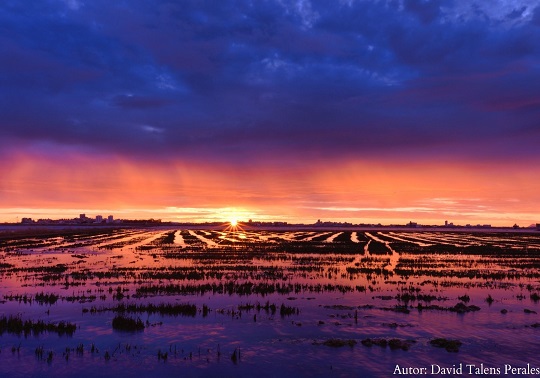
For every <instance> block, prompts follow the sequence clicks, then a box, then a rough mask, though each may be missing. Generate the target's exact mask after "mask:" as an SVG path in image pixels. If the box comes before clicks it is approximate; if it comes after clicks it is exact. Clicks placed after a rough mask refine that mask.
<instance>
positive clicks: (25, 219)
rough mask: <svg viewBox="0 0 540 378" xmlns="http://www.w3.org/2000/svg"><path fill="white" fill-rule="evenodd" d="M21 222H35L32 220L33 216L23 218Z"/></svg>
mask: <svg viewBox="0 0 540 378" xmlns="http://www.w3.org/2000/svg"><path fill="white" fill-rule="evenodd" d="M21 223H23V224H29V223H34V221H33V220H32V218H23V219H22V220H21Z"/></svg>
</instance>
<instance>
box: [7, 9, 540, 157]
mask: <svg viewBox="0 0 540 378" xmlns="http://www.w3.org/2000/svg"><path fill="white" fill-rule="evenodd" d="M539 9H540V8H538V7H537V8H533V7H532V5H531V4H530V2H529V1H526V0H523V1H517V2H515V3H514V4H513V5H512V6H509V5H508V4H498V5H495V6H490V7H487V6H486V5H485V4H484V2H481V1H471V2H468V1H467V2H464V1H458V0H454V1H451V0H448V1H428V0H404V1H397V0H396V1H363V0H356V1H355V0H350V1H340V2H337V1H336V2H327V1H309V0H298V1H279V0H275V1H257V2H252V1H219V2H215V1H181V2H180V1H178V2H175V1H129V2H127V1H117V2H112V3H111V2H105V1H86V2H85V1H83V0H79V1H76V0H70V1H67V0H66V1H60V0H57V1H52V0H51V1H28V2H18V1H6V2H3V3H2V4H1V5H0V49H1V51H2V54H1V56H0V85H1V87H0V110H1V112H2V119H1V120H0V123H1V128H0V138H1V140H2V141H4V143H11V141H12V140H16V141H19V142H21V141H22V142H25V143H30V144H31V143H34V142H39V141H49V142H55V143H60V144H65V145H81V146H87V147H90V148H93V149H96V150H102V151H115V152H119V153H124V154H128V155H131V156H138V155H139V156H142V155H145V156H150V155H151V156H157V157H159V156H173V157H174V156H178V157H184V158H188V157H190V156H191V157H196V158H207V159H218V158H219V159H225V160H227V159H238V158H243V157H245V156H261V157H304V156H311V157H313V156H315V157H333V156H349V157H352V158H354V157H362V156H379V157H385V156H395V155H396V154H397V155H406V156H410V157H414V156H418V157H429V156H432V155H434V156H454V155H456V154H459V155H462V156H474V157H482V156H486V157H488V158H490V159H491V158H493V157H494V156H496V155H497V154H500V153H501V151H502V150H501V148H500V145H501V142H502V141H505V140H507V141H509V142H508V143H507V144H505V148H504V154H510V153H514V156H515V155H519V154H522V155H524V156H529V157H530V156H531V155H532V156H535V157H538V156H537V153H536V152H535V151H537V148H536V146H535V145H534V144H533V143H532V142H531V138H530V135H537V133H535V132H534V130H537V128H538V127H539V126H540V125H539V124H538V121H537V120H538V119H539V109H538V104H539V98H540V90H539V89H538V88H540V86H538V85H534V83H536V82H538V78H539V77H540V76H539V73H540V72H539V68H538V61H539V59H540V51H539V47H538V43H537V41H538V40H540V27H539V26H538V25H540V23H539V21H538V20H539V14H540V13H539V12H540V11H539ZM520 135H523V138H521V137H520ZM509 138H510V139H509ZM533 139H534V138H533ZM0 143H1V142H0ZM535 154H536V155H535ZM502 158H504V156H503V157H502Z"/></svg>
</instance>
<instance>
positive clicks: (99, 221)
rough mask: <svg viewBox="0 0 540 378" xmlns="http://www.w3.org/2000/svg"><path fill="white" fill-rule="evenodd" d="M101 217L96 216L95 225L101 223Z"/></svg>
mask: <svg viewBox="0 0 540 378" xmlns="http://www.w3.org/2000/svg"><path fill="white" fill-rule="evenodd" d="M102 222H103V217H102V216H101V215H96V223H102Z"/></svg>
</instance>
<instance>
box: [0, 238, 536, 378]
mask: <svg viewBox="0 0 540 378" xmlns="http://www.w3.org/2000/svg"><path fill="white" fill-rule="evenodd" d="M0 235H1V234H0ZM539 253H540V235H538V233H531V234H511V233H497V234H496V233H476V234H468V233H450V232H447V233H435V232H410V233H408V232H388V231H385V232H375V231H373V232H371V231H370V232H363V231H357V232H354V231H343V232H337V231H332V232H330V231H329V232H323V231H309V232H308V231H304V232H269V231H250V232H247V231H242V230H223V231H211V230H181V229H171V230H167V229H160V230H144V229H141V230H133V229H126V230H107V229H105V230H97V229H96V230H92V229H89V230H70V231H69V232H68V231H51V232H43V231H41V232H25V233H23V234H20V233H19V234H10V236H6V234H4V235H3V238H2V240H0V301H1V302H0V317H1V318H0V333H1V336H0V376H11V377H13V376H24V377H27V376H36V377H37V376H39V377H44V376H50V377H73V376H77V377H97V376H100V377H101V376H104V377H109V376H110V377H112V376H115V377H117V376H122V377H124V376H133V377H145V376H160V377H167V376H169V377H179V376H197V377H199V376H200V377H218V376H219V377H244V376H245V377H253V376H259V377H289V376H290V377H292V376H295V377H296V376H320V377H328V376H330V377H332V376H337V377H387V376H399V375H405V373H408V374H409V375H413V376H418V375H426V376H441V375H442V376H497V375H501V376H534V375H540V354H539V352H540V319H539V316H538V314H537V312H538V311H540V308H539V307H540V306H539V304H538V300H539V299H540V297H539V295H540V282H539V280H540V271H539V270H538V268H539V267H540V260H539V259H538V256H540V254H539ZM121 316H122V317H124V318H129V319H132V320H133V321H134V322H136V321H138V320H140V322H139V325H140V327H139V328H140V329H138V330H120V329H117V328H116V327H113V320H114V319H115V318H118V317H121ZM61 322H65V323H64V324H69V325H73V326H74V328H62V327H59V325H60V324H61ZM437 339H442V340H437Z"/></svg>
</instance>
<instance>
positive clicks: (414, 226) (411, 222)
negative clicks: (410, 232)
mask: <svg viewBox="0 0 540 378" xmlns="http://www.w3.org/2000/svg"><path fill="white" fill-rule="evenodd" d="M407 227H411V228H416V227H418V223H416V222H413V221H410V222H409V223H407Z"/></svg>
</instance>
